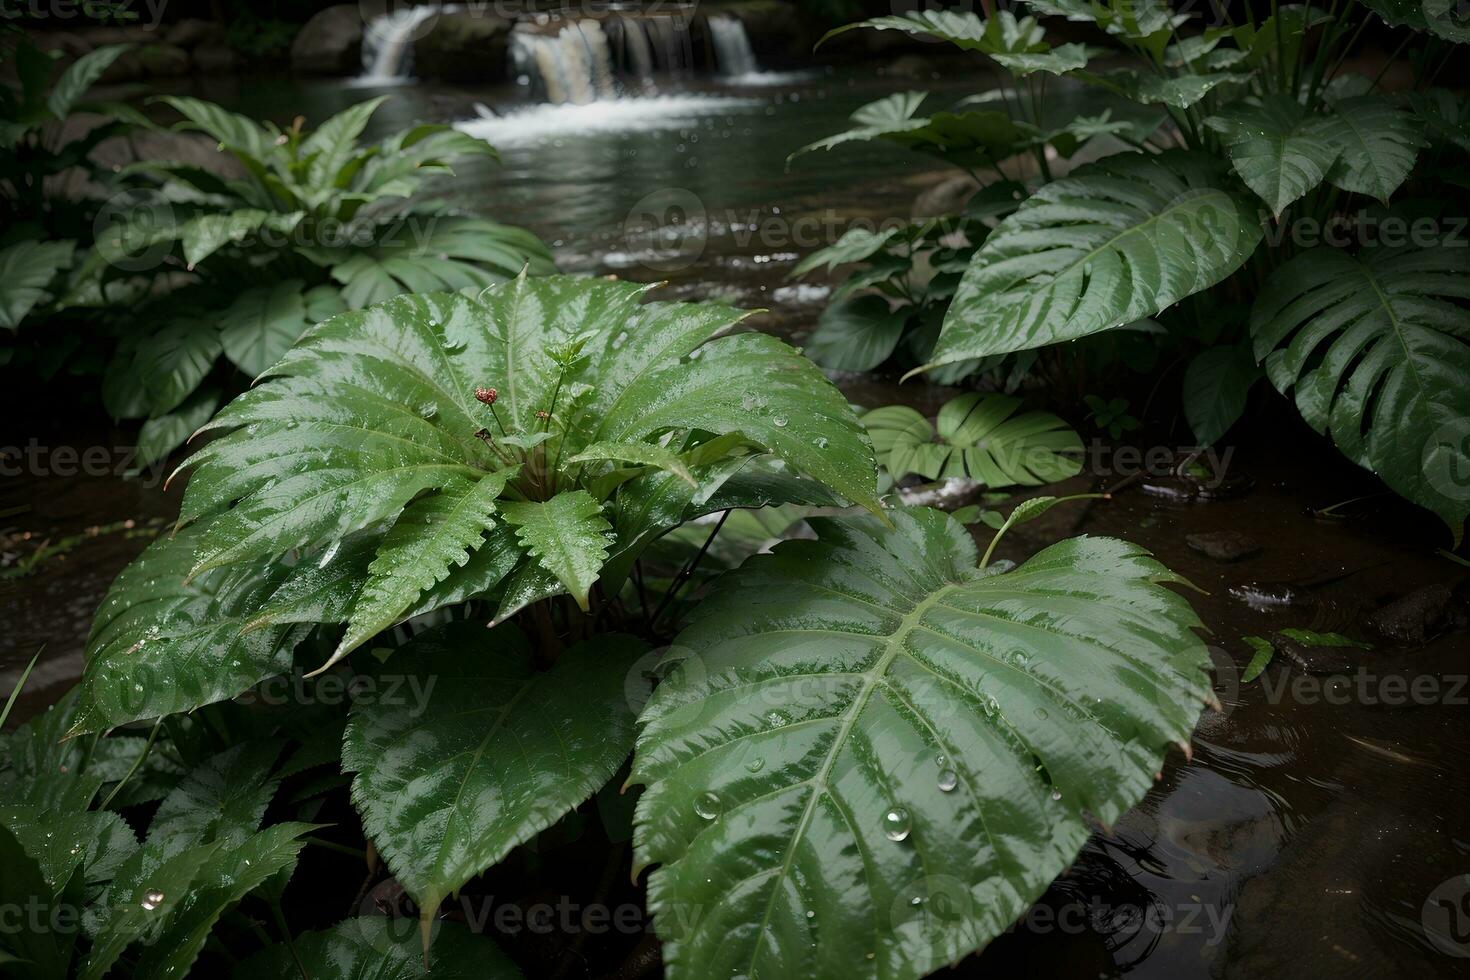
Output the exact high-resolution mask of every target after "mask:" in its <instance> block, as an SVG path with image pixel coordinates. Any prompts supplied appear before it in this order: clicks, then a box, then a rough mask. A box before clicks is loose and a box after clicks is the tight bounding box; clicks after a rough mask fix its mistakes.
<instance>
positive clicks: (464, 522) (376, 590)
mask: <svg viewBox="0 0 1470 980" xmlns="http://www.w3.org/2000/svg"><path fill="white" fill-rule="evenodd" d="M518 471H519V467H513V468H510V469H504V470H501V471H499V472H498V473H492V474H490V475H489V476H487V477H485V478H484V479H481V480H478V481H476V482H474V483H471V482H469V481H465V482H463V483H460V484H455V485H453V486H450V487H446V488H445V489H444V490H443V491H442V492H441V493H438V494H435V495H434V496H432V497H424V498H421V499H419V500H416V501H414V502H413V503H411V504H409V505H408V506H407V507H405V508H404V510H403V513H402V514H400V515H399V517H398V520H397V521H395V522H394V524H393V528H392V530H390V531H389V532H388V534H387V536H386V537H384V539H383V543H382V544H381V545H380V546H379V547H378V551H377V557H376V558H374V559H373V562H372V564H371V565H369V566H368V579H367V582H366V584H364V586H363V588H362V594H361V595H360V596H359V597H358V598H357V601H356V602H355V603H354V604H353V606H352V614H351V618H350V619H349V620H348V624H347V632H346V634H345V635H344V636H343V637H342V641H341V642H340V643H338V644H337V649H336V650H335V651H334V652H333V653H332V656H331V658H330V659H329V660H328V661H327V662H326V663H325V664H323V665H322V668H320V669H325V668H326V667H328V666H331V665H332V664H334V663H336V662H337V661H338V660H341V659H342V658H343V657H345V656H347V654H349V653H351V652H352V651H353V650H355V649H357V647H359V646H361V645H362V644H363V643H365V642H367V641H368V640H370V639H372V638H373V637H374V636H375V635H377V634H378V633H379V632H381V631H382V630H385V629H387V628H388V627H390V626H393V625H394V624H396V623H398V622H400V621H401V620H402V618H403V615H404V613H405V612H407V611H408V610H409V609H411V608H413V606H414V605H415V604H416V603H417V602H418V599H419V596H420V595H421V594H423V593H424V592H425V591H427V590H428V589H431V588H433V587H434V586H435V585H437V584H438V583H440V582H442V581H443V580H444V579H445V578H447V577H448V575H449V572H450V569H452V568H456V567H462V566H463V565H464V564H465V563H466V562H468V561H469V559H470V555H471V554H472V553H474V551H475V550H476V549H478V548H479V547H480V546H481V545H483V544H484V543H485V532H486V531H489V530H490V529H491V528H493V527H494V526H495V519H494V514H495V510H496V504H495V502H496V500H497V498H499V496H500V494H501V493H502V492H503V491H504V490H505V484H506V483H507V482H508V481H509V480H510V479H511V478H512V477H514V476H515V475H516V473H517V472H518Z"/></svg>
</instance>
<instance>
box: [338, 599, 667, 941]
mask: <svg viewBox="0 0 1470 980" xmlns="http://www.w3.org/2000/svg"><path fill="white" fill-rule="evenodd" d="M644 649H645V647H644V645H643V644H642V643H641V642H640V641H638V640H635V639H633V638H632V637H628V636H621V635H604V636H600V637H598V638H597V639H595V640H589V641H587V642H586V643H583V644H581V645H579V646H577V647H573V648H572V649H570V650H568V651H566V652H565V653H563V654H562V655H561V656H560V657H559V658H558V660H557V662H556V666H555V667H553V668H552V669H551V670H549V671H545V672H538V671H536V670H535V669H534V667H533V658H532V655H531V649H530V646H529V644H528V643H527V642H526V640H525V638H524V637H523V636H522V635H521V634H520V632H519V631H518V630H516V629H515V628H514V627H513V626H502V627H500V628H498V629H497V630H487V629H485V628H484V626H483V625H481V624H479V623H468V622H456V623H451V624H449V625H448V626H444V627H441V628H438V629H435V630H431V631H429V632H426V633H423V634H421V635H420V636H418V637H416V638H415V639H414V640H413V641H412V642H411V643H410V644H408V645H407V646H405V647H404V648H403V649H401V650H399V651H398V652H396V653H395V654H394V655H393V656H392V657H391V658H389V660H388V661H387V662H386V663H385V664H383V665H382V666H381V667H379V668H378V673H379V675H386V676H391V677H393V678H396V679H397V680H398V681H399V682H403V681H404V679H405V678H407V679H408V682H407V683H399V684H396V685H395V686H394V688H393V689H394V690H397V691H400V692H403V693H401V694H400V696H397V697H394V698H386V697H385V698H380V699H363V700H360V701H358V702H357V703H356V704H354V706H353V709H352V720H351V722H350V723H349V725H348V726H347V733H346V735H345V736H344V738H343V743H342V765H343V768H344V769H346V770H349V771H355V772H356V773H357V776H356V778H355V779H354V780H353V784H352V798H353V800H354V802H355V803H356V804H357V808H358V810H359V812H361V814H362V817H363V826H364V827H365V828H366V829H367V833H368V836H370V837H371V838H372V839H373V842H374V843H375V844H376V845H377V847H378V850H379V851H380V852H381V853H382V854H383V856H384V858H385V859H386V860H387V862H388V866H389V867H390V868H391V869H392V870H393V873H394V874H395V875H396V876H397V878H398V881H399V882H401V883H402V884H403V886H404V887H405V888H406V889H408V891H409V893H410V894H411V895H412V896H413V897H414V900H415V901H416V902H418V903H419V906H420V908H421V909H422V910H423V914H424V916H425V917H426V918H432V917H433V916H434V914H435V912H436V910H437V909H438V906H439V903H440V901H441V900H443V898H444V897H445V896H446V895H448V894H450V893H451V892H453V891H454V890H456V889H458V888H459V887H460V886H461V885H463V884H464V883H465V882H466V881H468V880H470V879H471V878H473V877H474V876H475V875H477V874H479V873H480V872H481V871H483V870H485V869H486V868H488V867H490V866H491V865H493V864H495V863H496V862H497V861H499V860H500V859H501V858H503V857H504V856H505V855H506V854H508V853H509V852H510V850H511V848H513V847H515V846H516V845H518V844H522V843H525V842H526V841H528V840H530V839H531V838H532V837H533V836H535V835H536V834H537V833H539V832H540V831H542V830H544V829H545V828H547V827H548V826H550V825H551V824H552V823H553V822H555V821H556V820H558V819H560V818H561V817H562V815H563V814H565V813H566V812H567V811H568V810H570V809H571V808H572V807H574V806H576V805H577V804H579V803H581V802H582V801H583V800H585V799H586V798H587V797H588V796H590V795H591V794H592V792H593V791H594V790H596V789H597V788H598V787H599V786H601V785H602V784H603V783H604V782H606V781H607V780H608V778H609V777H611V776H612V774H613V772H614V770H616V769H617V767H618V766H619V765H620V764H621V763H622V761H623V759H624V758H625V757H626V756H627V754H628V750H629V749H630V748H631V747H632V740H633V706H632V705H631V704H630V702H629V697H628V694H627V693H626V691H625V686H626V685H625V681H626V678H627V677H628V674H629V671H630V670H631V668H632V666H633V662H634V661H635V660H636V659H637V658H638V657H639V656H640V655H641V654H642V652H643V651H644ZM383 689H384V690H387V687H386V685H384V686H383Z"/></svg>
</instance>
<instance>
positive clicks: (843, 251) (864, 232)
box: [791, 227, 903, 278]
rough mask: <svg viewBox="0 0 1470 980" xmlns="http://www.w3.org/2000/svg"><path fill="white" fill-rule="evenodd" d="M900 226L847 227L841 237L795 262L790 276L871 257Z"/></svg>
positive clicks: (795, 276) (799, 275) (891, 237)
mask: <svg viewBox="0 0 1470 980" xmlns="http://www.w3.org/2000/svg"><path fill="white" fill-rule="evenodd" d="M902 231H903V229H902V228H897V227H887V228H884V229H882V230H881V231H869V230H868V229H866V228H849V229H848V230H847V231H845V232H843V234H842V237H841V238H839V239H837V241H835V242H833V243H832V244H831V245H828V246H827V247H826V248H820V249H817V250H816V251H815V252H813V253H812V254H810V255H808V256H807V257H806V258H804V259H802V260H801V261H800V262H799V263H797V265H796V268H795V269H793V270H791V276H792V278H800V277H801V276H804V275H806V274H807V273H809V272H812V271H813V270H815V269H820V268H821V267H823V266H826V267H827V271H828V272H831V271H832V270H833V269H835V268H837V267H838V266H839V265H846V264H847V263H849V262H861V261H863V260H864V259H868V258H872V257H873V256H874V255H876V254H877V253H878V252H881V251H882V250H883V249H884V247H885V246H886V245H887V244H888V243H889V242H890V241H892V240H893V238H894V237H895V236H897V235H899V234H900V232H902Z"/></svg>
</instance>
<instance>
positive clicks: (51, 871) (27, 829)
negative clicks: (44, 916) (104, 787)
mask: <svg viewBox="0 0 1470 980" xmlns="http://www.w3.org/2000/svg"><path fill="white" fill-rule="evenodd" d="M93 785H95V783H94V784H93ZM76 802H77V803H78V804H79V806H80V807H86V806H88V805H89V804H90V802H91V801H90V800H84V799H78V800H76ZM0 827H4V828H5V829H6V830H8V831H9V832H10V833H11V834H13V835H15V838H16V840H17V841H19V842H20V845H21V847H22V848H23V849H24V850H25V852H26V854H27V855H29V856H30V858H31V859H32V860H33V861H35V862H36V865H37V867H38V868H39V869H40V872H41V877H42V879H43V880H44V881H45V883H46V885H47V887H49V888H50V889H51V891H52V894H59V893H60V892H61V890H62V889H63V888H65V887H66V883H67V881H68V880H69V879H70V878H71V877H72V875H73V874H75V873H78V872H80V876H81V878H82V880H83V881H85V882H86V883H87V884H88V885H96V884H101V883H103V882H107V881H110V880H111V879H112V876H113V874H114V873H116V871H117V869H118V866H119V865H121V864H122V863H123V862H124V861H126V860H127V859H128V858H129V857H130V856H131V855H132V853H133V852H134V851H136V850H137V849H138V838H137V837H135V836H134V835H133V830H132V828H131V827H129V826H128V824H127V822H126V821H124V820H123V818H122V817H120V816H118V815H117V814H116V813H111V812H108V811H104V810H87V809H72V808H66V809H62V808H57V807H50V806H43V805H39V804H34V803H12V804H9V805H0ZM9 870H10V869H9V868H7V869H6V871H7V873H9Z"/></svg>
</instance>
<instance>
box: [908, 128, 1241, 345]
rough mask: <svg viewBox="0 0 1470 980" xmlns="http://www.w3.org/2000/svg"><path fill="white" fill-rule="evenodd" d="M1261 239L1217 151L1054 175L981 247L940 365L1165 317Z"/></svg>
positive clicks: (947, 325) (948, 328)
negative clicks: (1211, 154)
mask: <svg viewBox="0 0 1470 980" xmlns="http://www.w3.org/2000/svg"><path fill="white" fill-rule="evenodd" d="M1260 240H1261V227H1260V223H1259V221H1258V219H1257V215H1256V205H1255V203H1254V201H1253V200H1252V199H1248V198H1246V197H1244V196H1242V195H1241V194H1240V193H1239V192H1238V191H1236V190H1234V189H1232V188H1231V187H1230V184H1229V183H1228V182H1227V181H1226V180H1225V175H1224V174H1223V173H1221V170H1220V167H1219V166H1218V165H1216V164H1215V162H1214V161H1212V160H1208V159H1206V158H1202V157H1199V156H1196V155H1193V154H1190V153H1186V152H1181V151H1169V152H1166V153H1162V154H1159V155H1157V156H1148V155H1145V154H1123V155H1120V156H1114V157H1110V158H1108V159H1105V160H1102V161H1100V162H1098V163H1094V164H1090V165H1088V166H1085V167H1081V168H1079V169H1078V170H1076V171H1075V172H1074V173H1073V174H1071V175H1070V176H1067V177H1063V178H1061V179H1060V180H1055V181H1052V182H1051V183H1049V184H1046V185H1045V186H1043V187H1042V188H1041V189H1040V190H1038V191H1037V192H1036V193H1035V194H1033V195H1032V196H1031V197H1029V198H1028V199H1027V200H1026V201H1025V202H1024V203H1023V204H1022V205H1021V206H1020V208H1019V209H1017V211H1016V212H1015V213H1014V214H1012V215H1011V216H1010V217H1008V218H1006V219H1005V220H1004V221H1002V222H1001V223H1000V224H999V225H998V226H997V227H996V229H995V230H994V231H992V232H991V233H990V236H989V237H988V238H987V239H986V240H985V244H984V245H982V246H981V248H980V250H979V251H978V252H976V253H975V257H974V260H973V261H972V262H971V264H970V268H969V270H968V271H967V272H966V273H965V278H964V281H963V282H962V283H961V284H960V288H959V292H958V293H957V294H956V295H955V299H954V302H953V304H951V306H950V308H949V312H948V314H947V315H946V316H945V320H944V328H943V331H942V333H941V334H940V337H939V342H938V344H937V345H936V347H935V351H934V354H933V356H932V359H931V363H930V364H929V365H928V366H929V367H934V366H938V365H942V364H948V363H952V362H954V361H961V360H965V359H968V358H974V357H981V356H984V355H987V354H1004V353H1011V352H1014V351H1018V350H1026V349H1030V348H1033V347H1041V346H1044V345H1047V344H1054V343H1058V342H1060V341H1064V340H1075V339H1076V338H1078V337H1085V336H1087V335H1089V334H1094V333H1098V332H1100V331H1103V330H1110V329H1113V328H1115V327H1120V326H1123V325H1125V324H1128V323H1132V322H1133V321H1135V320H1139V319H1142V318H1144V317H1149V316H1154V315H1156V314H1158V313H1159V312H1161V311H1162V310H1164V309H1167V308H1168V307H1169V306H1171V305H1173V304H1174V303H1176V302H1178V301H1179V300H1180V299H1183V298H1184V297H1186V296H1189V295H1191V294H1192V293H1196V292H1199V291H1200V290H1202V289H1205V288H1207V287H1209V286H1212V285H1214V284H1215V283H1217V282H1219V281H1220V280H1221V279H1224V278H1225V277H1226V276H1228V275H1229V274H1230V273H1232V272H1234V271H1235V270H1236V269H1237V268H1239V267H1240V266H1241V265H1243V264H1244V263H1245V261H1246V260H1247V259H1248V258H1249V257H1250V255H1251V253H1252V252H1253V251H1254V250H1255V247H1256V245H1257V243H1259V242H1260Z"/></svg>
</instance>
